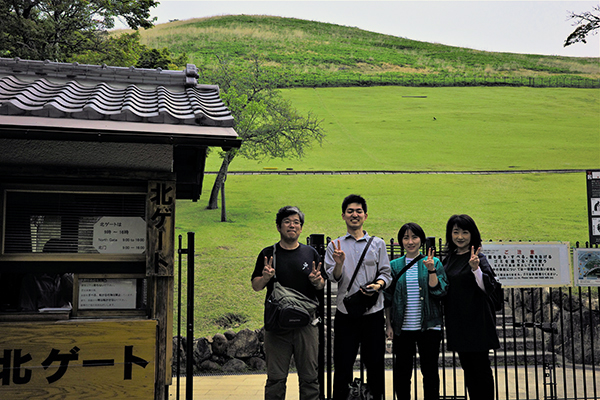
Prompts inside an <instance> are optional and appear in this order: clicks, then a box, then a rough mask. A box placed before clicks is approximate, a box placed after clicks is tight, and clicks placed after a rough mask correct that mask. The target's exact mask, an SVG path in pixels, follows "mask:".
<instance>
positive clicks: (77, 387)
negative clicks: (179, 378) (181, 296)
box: [0, 319, 157, 399]
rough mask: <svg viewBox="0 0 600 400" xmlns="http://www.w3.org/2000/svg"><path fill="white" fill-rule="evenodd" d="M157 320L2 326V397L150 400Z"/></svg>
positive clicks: (0, 380) (34, 323) (69, 321)
mask: <svg viewBox="0 0 600 400" xmlns="http://www.w3.org/2000/svg"><path fill="white" fill-rule="evenodd" d="M156 326H157V322H156V321H155V320H150V319H147V320H141V319H140V320H123V319H120V320H118V319H113V320H67V321H52V322H30V323H27V322H19V323H0V330H1V331H2V335H1V336H0V345H1V346H2V349H3V354H4V355H3V359H4V361H3V364H4V369H3V370H2V374H0V375H1V376H0V399H50V398H52V399H59V398H60V399H85V398H90V399H92V398H93V399H111V398H116V397H118V398H127V399H153V398H154V385H155V372H156Z"/></svg>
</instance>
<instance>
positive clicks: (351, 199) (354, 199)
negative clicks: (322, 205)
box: [342, 194, 367, 214]
mask: <svg viewBox="0 0 600 400" xmlns="http://www.w3.org/2000/svg"><path fill="white" fill-rule="evenodd" d="M352 203H358V204H360V205H361V206H362V209H363V211H364V212H365V213H366V212H367V201H366V200H365V199H364V198H363V197H362V196H360V195H358V194H351V195H349V196H346V198H345V199H344V201H343V202H342V214H344V213H345V212H346V208H348V205H349V204H352Z"/></svg>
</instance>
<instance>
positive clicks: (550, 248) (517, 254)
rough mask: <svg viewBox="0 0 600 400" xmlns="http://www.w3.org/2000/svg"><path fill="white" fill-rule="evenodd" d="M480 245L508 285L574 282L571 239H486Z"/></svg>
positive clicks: (496, 271)
mask: <svg viewBox="0 0 600 400" xmlns="http://www.w3.org/2000/svg"><path fill="white" fill-rule="evenodd" d="M481 247H482V249H481V252H482V253H483V254H485V255H486V257H487V259H488V261H489V262H490V265H491V266H492V269H493V270H494V272H495V273H496V276H497V278H498V281H500V283H502V284H503V285H505V286H551V285H559V286H563V285H570V284H571V273H570V266H569V244H568V243H484V244H483V245H482V246H481Z"/></svg>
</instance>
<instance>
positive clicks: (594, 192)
mask: <svg viewBox="0 0 600 400" xmlns="http://www.w3.org/2000/svg"><path fill="white" fill-rule="evenodd" d="M585 176H586V187H587V204H588V226H589V230H590V245H594V244H600V170H587V171H586V173H585Z"/></svg>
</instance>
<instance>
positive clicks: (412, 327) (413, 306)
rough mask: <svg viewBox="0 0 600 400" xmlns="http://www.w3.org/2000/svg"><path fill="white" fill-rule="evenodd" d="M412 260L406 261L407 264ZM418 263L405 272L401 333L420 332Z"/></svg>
mask: <svg viewBox="0 0 600 400" xmlns="http://www.w3.org/2000/svg"><path fill="white" fill-rule="evenodd" d="M411 261H412V258H411V259H409V258H407V259H406V264H409V263H410V262H411ZM418 272H419V263H415V265H413V266H412V267H410V268H409V269H408V271H406V308H405V309H404V322H403V324H402V330H403V331H419V330H421V296H420V293H419V273H418Z"/></svg>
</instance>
